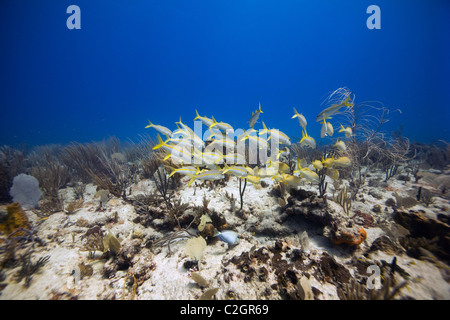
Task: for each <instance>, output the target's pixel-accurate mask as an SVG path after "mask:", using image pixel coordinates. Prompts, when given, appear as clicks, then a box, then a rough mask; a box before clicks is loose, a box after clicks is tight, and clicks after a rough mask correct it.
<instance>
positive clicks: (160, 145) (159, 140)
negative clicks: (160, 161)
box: [153, 133, 165, 150]
mask: <svg viewBox="0 0 450 320" xmlns="http://www.w3.org/2000/svg"><path fill="white" fill-rule="evenodd" d="M164 145H165V143H164V141H163V140H162V139H161V136H160V135H159V133H158V144H157V145H156V146H154V147H153V150H156V149H159V148H161V147H162V146H164Z"/></svg>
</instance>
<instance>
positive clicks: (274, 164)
mask: <svg viewBox="0 0 450 320" xmlns="http://www.w3.org/2000/svg"><path fill="white" fill-rule="evenodd" d="M268 162H269V165H270V168H273V169H274V170H276V171H279V172H282V173H288V172H290V171H291V168H290V167H289V166H288V165H287V164H286V163H284V162H281V161H272V160H270V159H269V161H268Z"/></svg>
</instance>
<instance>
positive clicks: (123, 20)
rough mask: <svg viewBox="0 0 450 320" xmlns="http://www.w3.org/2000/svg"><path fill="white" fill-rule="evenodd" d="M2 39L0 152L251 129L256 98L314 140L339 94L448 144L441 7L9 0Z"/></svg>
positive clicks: (444, 12) (446, 51)
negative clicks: (215, 126) (213, 127)
mask: <svg viewBox="0 0 450 320" xmlns="http://www.w3.org/2000/svg"><path fill="white" fill-rule="evenodd" d="M73 4H75V5H77V6H78V7H79V8H80V10H81V14H80V17H81V20H80V24H81V29H73V30H69V29H68V28H67V25H66V21H67V19H68V18H69V17H70V15H71V14H68V13H67V12H66V10H67V7H68V6H69V5H73ZM370 5H377V6H378V7H379V8H380V10H381V15H380V17H381V29H368V28H367V25H366V21H367V19H368V18H369V17H370V14H368V13H367V12H366V10H367V8H368V7H369V6H370ZM0 30H1V31H0V43H1V50H0V68H1V69H0V70H1V72H0V107H1V115H2V117H1V119H2V124H1V126H0V145H3V144H8V145H13V146H18V145H40V144H50V143H60V144H66V143H69V142H71V141H78V142H88V141H98V140H102V139H104V138H107V137H108V136H116V137H118V138H120V139H124V140H126V139H131V140H136V139H137V138H138V136H139V135H141V134H144V133H152V134H154V133H155V132H154V131H153V132H151V131H149V129H144V127H145V126H146V125H147V119H150V120H151V121H152V122H154V123H156V124H161V125H164V126H167V127H169V128H171V129H173V128H175V122H176V121H178V120H179V119H180V117H181V119H182V120H183V122H185V123H186V124H188V125H190V126H193V122H192V121H193V118H194V117H195V109H197V110H198V111H199V113H200V114H201V115H206V116H214V117H215V118H216V119H217V120H218V121H224V122H227V123H230V124H231V125H233V126H234V127H235V128H244V129H245V128H248V124H247V122H248V120H249V118H250V116H251V113H252V111H255V110H256V109H257V107H258V103H259V102H261V105H262V110H263V111H264V113H263V114H262V115H261V116H260V121H261V120H262V121H264V122H265V123H266V124H267V126H269V127H270V128H278V129H280V130H282V131H284V132H285V133H286V134H288V135H289V136H291V137H293V138H295V137H297V138H299V137H301V130H300V126H299V125H298V121H297V120H296V119H291V117H292V115H293V107H295V108H296V109H297V110H298V111H299V112H301V113H303V114H304V115H305V117H306V119H307V120H308V133H309V134H310V135H312V136H318V135H319V132H320V126H321V125H320V124H319V123H317V122H315V121H314V120H315V117H316V115H317V114H318V113H319V112H320V111H321V109H322V107H323V106H321V105H320V103H321V102H322V100H323V99H324V97H325V96H326V95H327V94H328V93H330V92H332V91H334V90H336V89H337V88H339V87H347V88H349V89H350V90H351V91H352V92H354V93H355V95H356V100H355V102H356V103H359V102H362V101H380V102H382V103H383V104H384V106H386V107H388V108H391V109H392V110H394V109H401V111H402V112H401V114H400V113H392V114H391V115H392V118H391V121H390V122H389V123H387V124H386V125H385V126H384V130H385V131H387V132H390V131H393V130H402V133H403V134H404V135H405V136H407V137H408V138H410V139H411V140H413V141H420V142H432V141H435V140H438V139H443V140H446V141H450V131H449V129H448V123H449V119H450V111H449V106H450V93H449V88H450V76H449V74H450V62H449V59H450V44H449V37H448V34H449V30H450V2H449V1H446V0H434V1H410V0H408V1H402V0H396V1H375V2H374V1H361V0H357V1H350V0H345V1H343V0H342V1H331V0H330V1H325V0H319V1H299V0H292V1H287V0H280V1H275V0H270V1H268V0H254V1H250V0H243V1H242V0H241V1H237V0H215V1H194V0H188V1H186V0H182V1H178V0H177V1H176V0H165V1H153V0H151V1H150V0H145V1H144V0H141V1H138V0H136V1H112V0H108V1H100V0H95V1H91V0H89V1H87V0H74V1H50V0H42V1H24V0H4V1H2V2H1V4H0ZM256 127H258V128H260V127H261V123H259V124H257V126H256Z"/></svg>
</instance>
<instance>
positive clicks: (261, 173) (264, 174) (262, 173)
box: [255, 167, 277, 178]
mask: <svg viewBox="0 0 450 320" xmlns="http://www.w3.org/2000/svg"><path fill="white" fill-rule="evenodd" d="M276 174H277V170H276V169H275V168H273V167H269V168H259V169H258V170H257V171H256V172H255V175H257V176H258V177H260V178H268V177H273V176H274V175H276Z"/></svg>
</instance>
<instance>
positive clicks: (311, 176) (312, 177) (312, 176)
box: [294, 158, 319, 182]
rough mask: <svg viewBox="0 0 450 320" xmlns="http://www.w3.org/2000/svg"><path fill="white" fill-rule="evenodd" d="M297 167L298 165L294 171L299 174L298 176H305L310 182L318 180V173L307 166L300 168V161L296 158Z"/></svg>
mask: <svg viewBox="0 0 450 320" xmlns="http://www.w3.org/2000/svg"><path fill="white" fill-rule="evenodd" d="M297 167H298V170H295V171H294V173H298V174H300V177H302V178H305V179H306V180H308V181H311V182H318V181H319V176H318V174H317V173H315V172H314V171H312V170H311V169H309V168H302V165H301V162H300V160H299V159H298V158H297Z"/></svg>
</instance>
